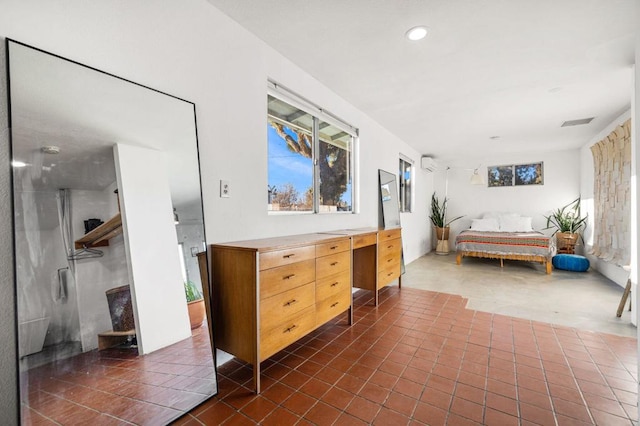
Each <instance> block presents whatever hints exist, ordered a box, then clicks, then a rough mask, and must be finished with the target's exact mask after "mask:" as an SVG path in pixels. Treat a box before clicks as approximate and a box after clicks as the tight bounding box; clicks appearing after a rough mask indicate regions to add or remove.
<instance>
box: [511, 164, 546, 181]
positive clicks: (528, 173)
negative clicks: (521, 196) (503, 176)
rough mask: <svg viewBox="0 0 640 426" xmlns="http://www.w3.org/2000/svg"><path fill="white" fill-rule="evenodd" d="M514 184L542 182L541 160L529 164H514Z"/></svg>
mask: <svg viewBox="0 0 640 426" xmlns="http://www.w3.org/2000/svg"><path fill="white" fill-rule="evenodd" d="M514 169H515V173H514V178H515V185H516V186H519V185H542V184H543V183H544V169H543V167H542V162H539V163H531V164H516V165H515V166H514Z"/></svg>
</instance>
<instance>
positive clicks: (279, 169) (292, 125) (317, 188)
mask: <svg viewBox="0 0 640 426" xmlns="http://www.w3.org/2000/svg"><path fill="white" fill-rule="evenodd" d="M270 86H271V90H270V93H271V94H269V95H268V96H267V101H268V114H267V141H268V188H267V198H268V209H269V211H270V212H272V213H275V212H279V211H280V212H282V211H285V212H309V213H332V212H352V211H353V199H354V195H353V187H354V185H353V165H354V158H353V146H354V140H355V138H356V135H357V130H356V129H354V128H352V127H351V126H349V125H347V124H346V123H341V121H340V120H338V119H336V118H335V117H333V116H331V115H330V114H328V113H327V112H326V111H324V110H322V109H320V108H318V107H316V106H314V105H313V104H311V103H309V102H308V101H306V100H304V99H301V98H297V97H296V96H295V95H293V94H292V93H290V92H285V89H282V88H281V87H279V86H276V85H275V84H273V83H271V84H270ZM275 87H277V88H278V90H275V89H274V88H275ZM284 99H286V100H284ZM314 111H315V112H314Z"/></svg>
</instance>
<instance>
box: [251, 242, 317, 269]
mask: <svg viewBox="0 0 640 426" xmlns="http://www.w3.org/2000/svg"><path fill="white" fill-rule="evenodd" d="M314 257H316V246H305V247H296V248H291V249H286V250H278V251H269V252H265V253H260V270H261V271H262V270H265V269H269V268H275V267H277V266H282V265H289V264H291V263H296V262H300V261H302V260H308V259H313V258H314Z"/></svg>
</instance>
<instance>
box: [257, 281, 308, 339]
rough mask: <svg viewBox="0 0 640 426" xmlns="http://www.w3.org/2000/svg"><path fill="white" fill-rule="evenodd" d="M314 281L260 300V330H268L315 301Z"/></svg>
mask: <svg viewBox="0 0 640 426" xmlns="http://www.w3.org/2000/svg"><path fill="white" fill-rule="evenodd" d="M315 290H316V286H315V283H309V284H305V285H303V286H300V287H296V288H294V289H291V290H287V291H284V292H282V293H279V294H276V295H275V296H271V297H269V298H267V299H263V300H262V301H260V330H262V331H265V330H270V329H272V328H274V327H276V326H277V325H280V324H281V323H282V322H283V321H284V320H286V319H288V318H292V317H293V316H295V315H296V314H297V313H298V312H300V311H302V310H303V309H305V308H308V307H309V306H313V304H314V303H315V302H316V291H315Z"/></svg>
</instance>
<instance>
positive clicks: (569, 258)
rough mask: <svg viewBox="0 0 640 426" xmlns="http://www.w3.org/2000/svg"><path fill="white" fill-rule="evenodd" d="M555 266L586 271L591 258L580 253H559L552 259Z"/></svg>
mask: <svg viewBox="0 0 640 426" xmlns="http://www.w3.org/2000/svg"><path fill="white" fill-rule="evenodd" d="M551 263H552V264H553V267H554V268H556V269H562V270H564V271H573V272H585V271H586V270H587V269H589V259H587V258H586V257H584V256H580V255H578V254H558V255H555V256H553V259H552V260H551Z"/></svg>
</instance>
